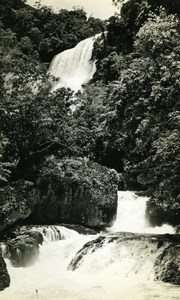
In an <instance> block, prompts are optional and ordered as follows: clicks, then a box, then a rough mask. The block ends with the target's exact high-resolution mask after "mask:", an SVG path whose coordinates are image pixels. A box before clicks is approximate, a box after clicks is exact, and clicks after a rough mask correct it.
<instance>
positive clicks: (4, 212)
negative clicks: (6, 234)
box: [0, 181, 36, 232]
mask: <svg viewBox="0 0 180 300" xmlns="http://www.w3.org/2000/svg"><path fill="white" fill-rule="evenodd" d="M33 192H34V189H33V183H32V182H29V181H18V182H14V183H13V184H12V185H11V186H9V185H7V186H6V187H4V188H3V189H1V190H0V199H1V201H0V220H1V221H0V232H1V231H2V230H4V229H6V228H7V227H8V226H11V225H12V224H15V223H17V221H19V220H23V219H26V218H27V217H28V216H29V215H30V214H31V210H32V207H33V206H34V203H35V201H36V199H35V195H34V194H33Z"/></svg>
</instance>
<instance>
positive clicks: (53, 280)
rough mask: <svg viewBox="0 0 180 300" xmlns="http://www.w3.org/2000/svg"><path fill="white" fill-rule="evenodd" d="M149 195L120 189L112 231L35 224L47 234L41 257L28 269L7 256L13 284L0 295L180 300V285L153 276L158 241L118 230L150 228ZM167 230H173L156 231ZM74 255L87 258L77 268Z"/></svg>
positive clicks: (44, 299)
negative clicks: (93, 232)
mask: <svg viewBox="0 0 180 300" xmlns="http://www.w3.org/2000/svg"><path fill="white" fill-rule="evenodd" d="M146 200H147V199H146V198H142V197H138V196H136V195H135V193H133V192H119V204H118V212H117V219H116V220H115V223H114V226H113V227H112V228H110V232H109V233H105V232H101V233H100V234H97V235H82V234H79V233H77V232H76V231H74V230H72V229H68V228H65V227H64V226H60V225H57V226H34V227H32V228H31V229H32V230H39V231H40V232H41V233H42V234H43V236H44V242H43V245H42V246H40V256H39V259H38V261H37V262H36V263H35V264H34V265H32V266H30V267H28V268H13V267H12V266H11V264H10V262H9V261H8V260H6V262H7V266H8V271H9V274H10V277H11V286H10V288H7V289H6V290H4V291H3V292H1V293H0V299H2V300H35V299H41V300H154V299H160V300H179V295H180V287H177V286H173V285H170V284H165V283H162V282H156V281H154V272H153V265H154V261H155V259H156V257H157V256H158V254H159V251H160V250H157V248H156V247H155V244H154V243H149V242H148V239H144V240H142V241H141V240H138V239H136V238H135V239H133V240H132V241H131V239H129V235H130V236H131V235H133V236H136V234H132V233H118V234H117V233H116V231H124V230H126V231H134V232H136V231H137V230H138V232H140V231H141V230H145V231H146V230H147V228H148V224H147V223H146V221H145V219H144V216H145V202H146ZM131 205H132V207H131ZM123 210H124V212H125V217H124V218H122V220H120V219H121V217H122V213H123ZM129 214H131V215H129ZM149 229H150V227H149ZM167 229H168V230H170V231H171V230H172V228H170V227H166V228H165V227H164V228H163V229H162V228H161V230H160V228H158V229H157V231H158V232H160V231H161V233H162V231H164V232H167ZM153 230H154V229H153ZM126 235H127V236H126ZM137 235H138V234H137ZM111 238H113V239H114V240H113V239H112V240H111V241H110V239H111ZM119 238H120V240H122V241H120V242H118V239H119ZM108 239H109V241H110V242H108ZM97 241H98V242H97ZM87 242H88V243H87ZM86 245H90V247H86ZM83 246H84V247H85V248H84V247H83ZM83 249H88V251H84V250H83ZM78 255H79V258H78ZM74 260H76V261H77V262H78V261H79V262H80V260H82V262H81V263H80V264H79V266H78V268H75V269H74V270H72V268H71V267H70V266H71V264H72V262H73V261H74Z"/></svg>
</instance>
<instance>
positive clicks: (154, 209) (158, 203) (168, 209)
mask: <svg viewBox="0 0 180 300" xmlns="http://www.w3.org/2000/svg"><path fill="white" fill-rule="evenodd" d="M179 200H180V199H178V201H175V199H174V200H172V201H171V202H170V203H168V201H167V199H164V200H163V199H157V198H153V197H151V198H150V199H149V200H148V201H147V209H146V216H147V219H148V221H149V223H150V224H151V225H152V226H161V225H162V224H164V223H168V224H170V225H172V226H177V225H180V204H179Z"/></svg>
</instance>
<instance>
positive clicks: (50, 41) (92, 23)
mask: <svg viewBox="0 0 180 300" xmlns="http://www.w3.org/2000/svg"><path fill="white" fill-rule="evenodd" d="M0 11H1V20H2V23H3V25H4V28H5V29H9V30H13V32H14V33H16V35H17V39H18V42H19V44H20V48H21V50H22V52H23V53H24V54H26V55H30V56H33V55H34V53H38V55H39V57H40V59H41V61H43V62H50V61H51V60H52V58H53V56H54V55H56V54H57V53H59V52H62V51H64V50H66V49H68V48H72V47H74V46H75V45H76V44H77V43H78V42H80V41H81V40H83V39H85V38H87V37H89V36H93V35H95V34H96V33H99V32H101V31H102V30H103V28H104V23H103V21H101V20H100V19H95V18H93V17H90V18H89V19H87V17H86V13H85V12H84V11H83V10H82V9H79V8H77V9H74V10H72V11H68V10H65V9H62V10H60V11H59V12H58V13H54V12H53V11H52V9H51V8H49V7H46V6H41V5H40V2H39V3H37V5H36V8H32V7H30V6H28V5H25V3H24V1H21V0H18V1H17V0H16V1H15V2H14V3H13V2H12V1H11V0H6V1H4V0H3V3H2V4H0Z"/></svg>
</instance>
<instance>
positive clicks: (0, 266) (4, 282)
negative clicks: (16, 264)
mask: <svg viewBox="0 0 180 300" xmlns="http://www.w3.org/2000/svg"><path fill="white" fill-rule="evenodd" d="M9 285H10V277H9V274H8V272H7V268H6V263H5V261H4V258H3V257H1V256H0V291H3V290H4V289H5V288H7V287H9Z"/></svg>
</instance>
